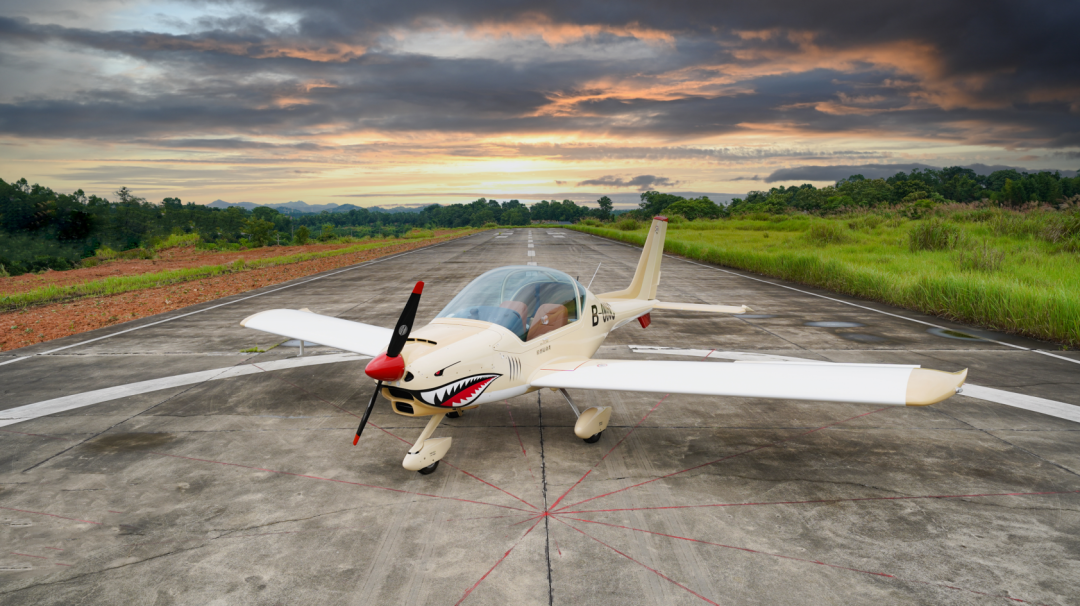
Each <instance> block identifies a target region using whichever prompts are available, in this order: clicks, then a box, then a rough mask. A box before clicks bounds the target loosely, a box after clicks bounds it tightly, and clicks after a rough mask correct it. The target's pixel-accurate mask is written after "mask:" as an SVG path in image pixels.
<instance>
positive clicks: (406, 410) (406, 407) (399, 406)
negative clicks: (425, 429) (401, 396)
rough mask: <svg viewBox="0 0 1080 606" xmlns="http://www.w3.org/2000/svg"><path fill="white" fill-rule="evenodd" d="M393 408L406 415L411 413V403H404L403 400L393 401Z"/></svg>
mask: <svg viewBox="0 0 1080 606" xmlns="http://www.w3.org/2000/svg"><path fill="white" fill-rule="evenodd" d="M394 410H397V411H398V412H400V413H403V414H407V415H411V414H413V407H412V404H406V403H405V402H394Z"/></svg>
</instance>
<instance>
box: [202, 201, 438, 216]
mask: <svg viewBox="0 0 1080 606" xmlns="http://www.w3.org/2000/svg"><path fill="white" fill-rule="evenodd" d="M207 206H209V207H211V208H229V207H231V206H238V207H240V208H244V209H247V210H253V209H256V208H259V207H260V206H265V207H267V208H272V209H274V210H276V211H278V212H280V213H282V214H286V215H306V214H312V213H321V212H324V211H325V212H331V213H347V212H349V211H350V210H353V209H357V210H359V209H361V208H362V207H360V206H357V205H355V204H334V203H333V202H331V203H329V204H308V203H307V202H304V201H303V200H297V201H295V202H281V203H278V204H256V203H254V202H226V201H224V200H214V201H213V202H211V203H210V204H207ZM367 210H369V211H372V212H384V213H418V212H420V211H421V210H422V209H421V208H412V207H407V206H394V207H392V208H383V207H381V206H369V207H368V208H367Z"/></svg>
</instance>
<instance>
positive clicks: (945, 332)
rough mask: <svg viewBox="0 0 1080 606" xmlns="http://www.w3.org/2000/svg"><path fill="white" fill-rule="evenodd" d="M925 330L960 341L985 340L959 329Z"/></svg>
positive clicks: (937, 335)
mask: <svg viewBox="0 0 1080 606" xmlns="http://www.w3.org/2000/svg"><path fill="white" fill-rule="evenodd" d="M926 332H928V333H930V334H932V335H934V336H936V337H945V338H946V339H957V340H960V341H985V340H986V339H983V338H982V337H976V336H975V335H969V334H968V333H966V332H960V331H959V330H949V329H948V328H931V329H929V330H927V331H926Z"/></svg>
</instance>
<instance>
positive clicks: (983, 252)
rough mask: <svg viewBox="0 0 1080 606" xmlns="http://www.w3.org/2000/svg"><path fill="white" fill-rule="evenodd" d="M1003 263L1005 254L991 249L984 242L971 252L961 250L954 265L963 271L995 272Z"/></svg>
mask: <svg viewBox="0 0 1080 606" xmlns="http://www.w3.org/2000/svg"><path fill="white" fill-rule="evenodd" d="M1004 262H1005V253H1004V252H1002V251H1000V250H998V249H996V248H992V247H991V246H990V244H989V243H988V242H986V241H984V242H983V243H982V246H981V247H980V246H975V247H974V248H972V249H971V250H961V251H960V252H959V254H957V257H956V264H957V265H958V266H959V267H960V269H962V270H964V271H996V270H997V269H998V268H1000V267H1001V265H1002V263H1004Z"/></svg>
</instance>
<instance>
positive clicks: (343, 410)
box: [253, 364, 539, 511]
mask: <svg viewBox="0 0 1080 606" xmlns="http://www.w3.org/2000/svg"><path fill="white" fill-rule="evenodd" d="M253 366H255V367H256V368H259V366H257V365H255V364H253ZM259 371H262V372H266V371H265V369H262V368H259ZM278 378H280V379H281V380H283V381H285V382H287V383H288V385H291V386H293V387H295V388H296V389H298V390H300V391H302V392H303V393H307V394H308V395H310V396H312V398H314V399H315V400H319V401H320V402H324V403H326V404H328V405H330V406H333V407H335V408H337V409H338V410H341V412H342V413H346V414H348V415H352V416H353V417H356V418H357V419H359V418H362V417H361V416H360V415H357V414H355V413H353V412H351V410H348V409H346V408H342V407H341V406H338V405H337V404H335V403H333V402H330V401H329V400H326V399H324V398H321V396H320V395H318V394H315V393H312V392H310V391H308V390H306V389H303V388H302V387H300V386H298V385H296V383H294V382H293V381H291V380H288V379H286V378H284V377H281V376H279V377H278ZM367 425H369V426H372V427H374V428H375V429H377V430H379V431H381V432H382V433H386V434H387V435H389V436H391V437H396V439H397V440H401V441H402V442H404V443H405V444H408V445H409V446H411V445H413V443H411V442H409V441H408V440H405V439H404V437H401V436H400V435H395V434H393V433H392V432H390V431H387V430H386V429H382V428H381V427H379V426H377V425H375V423H374V422H372V421H368V423H367ZM443 462H445V463H446V464H447V466H449V467H451V468H454V469H456V470H458V471H460V472H461V473H464V474H465V475H468V476H470V477H473V479H474V480H477V481H480V482H483V483H484V484H487V485H488V486H490V487H492V488H495V489H496V490H499V491H501V493H505V494H507V495H510V496H511V497H513V498H515V499H517V500H518V501H522V502H523V503H525V504H527V506H529V507H531V508H532V509H536V510H538V511H539V508H537V507H536V506H534V504H531V503H529V502H528V501H526V500H525V499H522V498H521V497H517V496H515V495H513V494H511V493H509V491H507V490H503V489H502V488H499V487H498V486H496V485H495V484H491V483H490V482H486V481H484V480H481V479H480V477H476V476H475V475H473V474H471V473H469V472H468V471H465V470H463V469H461V468H459V467H457V466H456V464H454V463H451V462H449V461H447V460H444V461H443Z"/></svg>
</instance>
